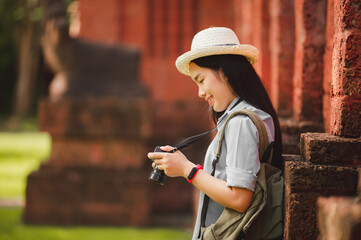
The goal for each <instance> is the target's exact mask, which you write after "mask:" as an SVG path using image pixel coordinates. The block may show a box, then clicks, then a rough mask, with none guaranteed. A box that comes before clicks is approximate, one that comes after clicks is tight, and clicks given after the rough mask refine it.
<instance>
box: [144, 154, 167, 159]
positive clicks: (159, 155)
mask: <svg viewBox="0 0 361 240" xmlns="http://www.w3.org/2000/svg"><path fill="white" fill-rule="evenodd" d="M165 154H166V153H162V152H150V153H148V158H149V159H152V160H153V159H160V158H164V156H165Z"/></svg>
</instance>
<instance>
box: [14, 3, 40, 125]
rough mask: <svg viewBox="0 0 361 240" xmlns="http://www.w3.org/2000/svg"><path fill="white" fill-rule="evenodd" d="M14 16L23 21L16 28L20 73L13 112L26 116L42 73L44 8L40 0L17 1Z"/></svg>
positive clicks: (19, 115)
mask: <svg viewBox="0 0 361 240" xmlns="http://www.w3.org/2000/svg"><path fill="white" fill-rule="evenodd" d="M17 3H18V7H17V9H16V10H15V13H16V14H15V15H18V16H17V18H18V19H19V20H20V21H19V23H18V24H17V26H16V28H15V37H16V43H17V45H18V53H17V56H18V59H17V63H18V68H17V69H18V76H17V81H16V85H15V94H14V102H13V115H14V116H15V117H20V118H21V117H23V116H25V115H27V114H28V113H29V112H30V109H31V106H32V103H33V102H34V92H35V89H36V88H35V86H36V83H37V79H38V76H39V67H40V65H39V63H40V55H41V48H40V37H41V19H42V9H41V7H40V2H39V0H17Z"/></svg>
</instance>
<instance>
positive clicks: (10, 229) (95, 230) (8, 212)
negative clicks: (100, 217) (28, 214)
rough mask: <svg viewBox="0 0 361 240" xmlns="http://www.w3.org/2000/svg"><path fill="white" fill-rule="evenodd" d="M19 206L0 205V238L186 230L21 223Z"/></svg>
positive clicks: (58, 239)
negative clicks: (4, 206)
mask: <svg viewBox="0 0 361 240" xmlns="http://www.w3.org/2000/svg"><path fill="white" fill-rule="evenodd" d="M21 211H22V210H21V208H0V239H2V240H10V239H11V240H79V239H81V240H115V239H127V240H128V239H129V240H132V239H134V240H138V239H139V240H153V239H154V240H163V239H164V240H186V239H190V238H191V234H190V233H189V232H186V231H182V230H176V229H165V228H143V229H140V228H131V227H85V226H76V227H58V226H33V225H24V224H23V223H22V221H21V215H22V212H21Z"/></svg>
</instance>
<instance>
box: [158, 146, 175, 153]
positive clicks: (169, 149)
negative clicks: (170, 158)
mask: <svg viewBox="0 0 361 240" xmlns="http://www.w3.org/2000/svg"><path fill="white" fill-rule="evenodd" d="M160 149H161V150H162V151H165V152H169V151H171V150H173V149H174V147H172V146H169V145H167V146H161V147H160Z"/></svg>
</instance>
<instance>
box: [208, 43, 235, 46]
mask: <svg viewBox="0 0 361 240" xmlns="http://www.w3.org/2000/svg"><path fill="white" fill-rule="evenodd" d="M235 45H238V44H235V43H225V44H216V45H213V46H235Z"/></svg>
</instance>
